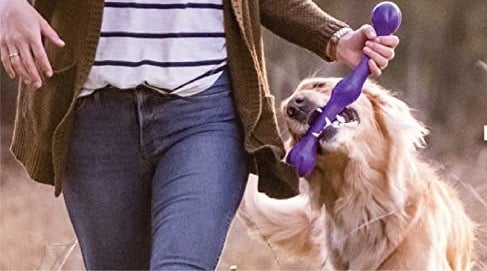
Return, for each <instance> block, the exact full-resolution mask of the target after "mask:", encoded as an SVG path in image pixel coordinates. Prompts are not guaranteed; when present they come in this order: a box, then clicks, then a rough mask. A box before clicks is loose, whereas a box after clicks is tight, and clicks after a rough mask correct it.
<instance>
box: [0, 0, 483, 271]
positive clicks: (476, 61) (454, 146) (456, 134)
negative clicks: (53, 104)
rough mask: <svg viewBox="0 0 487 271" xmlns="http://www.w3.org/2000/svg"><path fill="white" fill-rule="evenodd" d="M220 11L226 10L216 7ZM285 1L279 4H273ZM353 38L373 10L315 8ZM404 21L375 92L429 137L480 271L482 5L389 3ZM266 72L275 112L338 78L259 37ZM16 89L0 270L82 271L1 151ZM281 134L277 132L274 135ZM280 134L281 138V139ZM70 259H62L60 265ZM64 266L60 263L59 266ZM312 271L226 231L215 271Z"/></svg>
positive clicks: (54, 213)
mask: <svg viewBox="0 0 487 271" xmlns="http://www.w3.org/2000/svg"><path fill="white" fill-rule="evenodd" d="M224 1H225V0H224ZM282 1H284V0H282ZM315 2H316V3H317V4H318V5H320V6H321V7H322V8H323V9H324V10H326V11H327V12H329V13H330V14H332V15H334V16H335V17H337V18H340V19H341V20H344V21H346V22H347V23H348V24H350V25H351V26H352V27H353V28H357V27H359V26H360V25H361V24H363V23H368V22H369V16H370V15H369V14H370V11H371V10H372V8H373V7H374V5H375V4H377V3H378V2H379V1H369V0H367V1H352V0H342V1H321V0H316V1H315ZM395 2H396V3H397V4H398V5H399V6H400V8H401V10H402V12H403V24H402V26H401V29H400V30H399V32H398V36H399V37H400V39H401V43H400V45H399V47H398V49H397V54H396V58H395V60H394V61H393V62H392V63H391V64H390V65H389V67H388V69H387V70H386V71H385V72H384V74H383V76H382V77H381V78H379V82H380V83H381V84H382V85H384V86H385V87H386V88H389V89H392V90H393V91H394V92H396V93H397V96H398V97H400V98H401V99H403V100H405V101H406V102H407V103H408V104H409V105H410V106H411V107H413V108H415V109H416V111H415V115H416V117H417V118H419V119H420V120H422V121H423V122H425V123H426V124H427V125H428V127H429V129H430V130H431V134H430V135H429V136H428V138H427V142H428V146H429V147H428V148H427V149H426V150H425V151H424V153H425V156H426V157H427V158H428V159H431V160H432V161H434V162H435V163H438V164H439V165H441V176H442V177H443V179H444V180H445V181H446V182H448V183H450V184H452V185H453V186H454V187H456V188H457V190H459V193H460V196H461V199H462V200H463V202H464V204H465V206H466V209H467V212H468V214H469V215H470V216H471V217H472V219H473V220H474V221H475V222H476V223H477V224H478V230H477V241H476V249H475V260H476V266H475V270H487V203H486V202H487V142H486V141H484V140H483V129H484V125H487V1H486V0H469V1H458V0H457V1H454V0H436V1H432V0H427V1H405V0H404V1H402V0H397V1H395ZM264 43H265V53H266V58H267V70H268V76H269V80H270V84H271V90H272V92H273V93H274V95H275V96H276V105H279V103H280V101H281V100H282V99H283V98H285V97H287V96H288V95H289V94H290V93H292V91H293V90H294V88H295V87H296V85H297V84H298V83H299V81H300V80H301V79H303V78H306V77H309V76H315V75H318V76H344V75H346V74H347V73H348V72H349V71H350V70H349V69H348V68H347V67H344V66H341V65H337V64H329V63H326V62H323V61H322V60H321V59H319V58H318V57H316V56H315V55H313V54H312V53H310V52H308V51H305V50H303V49H301V48H299V47H297V46H294V45H292V44H289V43H287V42H286V41H284V40H282V39H280V38H279V37H276V36H275V35H273V34H272V33H270V32H268V31H266V32H265V35H264ZM16 95H17V91H16V82H14V81H12V80H9V79H8V77H7V76H6V75H5V73H4V72H3V70H1V74H0V106H1V108H0V109H1V110H0V113H1V115H0V120H1V126H0V129H1V130H0V131H1V145H0V147H1V150H0V158H1V159H0V160H1V168H0V270H6V269H48V270H52V269H58V268H59V267H60V266H63V267H62V269H66V270H68V269H82V268H83V265H82V261H81V256H80V252H79V247H78V246H77V244H76V243H75V235H74V232H73V229H72V226H71V224H70V222H69V219H68V216H67V212H66V208H65V206H64V201H63V199H62V197H60V198H54V190H53V188H52V187H49V186H45V185H41V184H37V183H35V182H33V181H31V180H29V179H28V177H27V175H26V174H25V172H24V171H23V169H22V167H21V166H20V165H19V164H17V162H16V161H15V160H14V159H13V157H12V155H11V154H10V153H9V151H8V146H9V144H10V140H11V136H12V127H13V122H14V117H15V104H16ZM281 127H282V128H284V126H283V125H281ZM283 130H284V129H283ZM68 254H69V257H64V256H66V255H68ZM65 258H66V262H65V263H64V259H65ZM231 265H236V266H237V267H238V268H239V269H254V270H255V269H262V270H264V269H266V270H269V269H274V270H275V269H316V268H319V263H314V262H305V261H300V260H297V259H290V258H289V257H287V256H286V255H284V254H282V253H281V252H279V251H276V250H275V249H274V248H272V247H271V246H269V245H268V244H262V243H259V242H256V241H253V240H251V239H249V238H248V237H247V234H246V232H245V229H243V228H242V226H241V224H240V223H239V222H238V221H235V223H234V225H233V227H232V230H231V232H230V236H229V239H228V241H227V244H226V248H225V250H224V254H223V257H222V260H221V262H220V264H219V268H220V269H228V268H230V266H231Z"/></svg>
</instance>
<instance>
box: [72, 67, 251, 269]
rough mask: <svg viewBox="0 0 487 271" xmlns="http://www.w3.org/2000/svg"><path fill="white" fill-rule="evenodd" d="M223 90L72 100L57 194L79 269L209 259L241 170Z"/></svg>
mask: <svg viewBox="0 0 487 271" xmlns="http://www.w3.org/2000/svg"><path fill="white" fill-rule="evenodd" d="M230 88H231V86H230V83H229V81H228V76H227V74H226V72H225V73H224V74H223V75H222V76H221V77H220V78H219V79H218V80H217V82H216V83H215V84H214V85H213V86H212V87H211V88H210V89H208V90H206V91H204V92H201V93H199V94H197V95H195V96H191V97H185V98H181V97H176V96H171V95H169V96H164V95H162V94H160V93H157V92H155V91H152V90H148V89H135V90H118V89H109V88H107V89H103V90H99V91H97V92H95V93H94V94H92V95H90V96H86V97H82V98H80V99H79V100H78V103H77V105H76V109H75V120H74V127H73V129H74V130H73V135H72V140H71V146H70V155H69V164H68V167H67V170H66V176H65V179H64V184H63V186H64V188H63V193H64V199H65V202H66V206H67V209H68V212H69V215H70V218H71V221H72V223H73V226H74V229H75V232H76V235H77V236H78V239H79V243H80V247H81V251H82V254H83V259H84V263H85V265H86V268H87V269H90V270H92V269H112V270H113V269H152V270H161V269H164V270H188V269H204V270H209V269H214V268H215V267H216V264H217V262H218V259H219V257H220V254H221V251H222V247H223V244H224V241H225V238H226V235H227V231H228V228H229V225H230V222H231V220H232V219H233V217H234V214H235V212H236V209H237V208H238V205H239V203H240V200H241V198H242V194H243V192H244V188H245V184H246V180H247V176H248V155H247V154H246V152H245V151H244V148H243V138H242V131H241V127H240V124H239V122H238V119H237V117H236V113H235V109H234V105H233V101H232V98H231V92H230Z"/></svg>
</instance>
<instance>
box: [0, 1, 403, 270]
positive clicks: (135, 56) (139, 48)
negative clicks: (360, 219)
mask: <svg viewBox="0 0 487 271" xmlns="http://www.w3.org/2000/svg"><path fill="white" fill-rule="evenodd" d="M0 14H1V19H0V41H1V43H0V49H1V56H2V64H3V66H4V68H5V70H6V72H7V73H8V74H9V76H10V77H12V78H14V77H18V78H19V79H20V80H21V82H22V84H21V87H20V90H19V91H20V93H19V99H18V108H17V118H16V125H15V132H14V139H13V143H12V146H11V150H12V152H13V153H14V154H15V156H16V158H17V159H18V160H19V161H20V162H21V163H22V164H23V165H24V166H25V168H26V170H27V172H28V173H29V175H30V176H31V177H32V178H33V179H34V180H36V181H38V182H41V183H46V184H51V185H54V186H55V188H56V189H55V195H56V196H57V195H59V194H60V192H61V191H62V192H63V194H64V199H65V201H66V205H67V208H68V211H69V214H70V218H71V221H72V223H73V226H74V229H75V231H76V234H77V236H78V239H79V242H80V246H81V250H82V254H83V259H84V263H85V265H86V268H88V269H148V268H150V269H214V268H215V266H216V264H217V261H218V259H219V256H220V254H221V250H222V247H223V243H224V240H225V237H226V234H227V230H228V227H229V224H230V222H231V220H232V218H233V216H234V213H235V210H236V209H237V207H238V204H239V202H240V199H241V196H242V194H243V191H244V187H245V182H246V179H247V176H248V174H249V172H252V173H255V174H258V175H259V178H260V181H259V186H260V189H261V190H262V191H264V192H266V193H267V194H268V195H270V196H273V197H277V198H283V197H289V196H292V195H294V194H295V193H296V192H297V189H296V188H297V180H298V179H297V176H296V173H295V170H294V169H293V168H292V167H290V166H289V165H287V164H285V163H283V162H281V158H282V157H283V155H284V149H283V145H282V141H281V138H280V135H279V133H278V129H277V125H276V121H275V113H274V104H273V97H272V95H271V94H270V91H269V88H268V84H267V78H266V74H265V70H264V57H263V50H262V44H261V24H262V25H264V26H265V27H267V28H269V29H270V30H271V31H273V32H275V33H276V34H278V35H280V36H281V37H283V38H286V39H287V40H289V41H291V42H294V43H296V44H298V45H301V46H303V47H304V48H307V49H309V50H311V51H313V52H315V53H316V54H318V55H319V56H321V57H322V58H323V59H325V60H327V61H333V60H337V61H338V62H343V63H347V64H349V65H350V66H352V67H353V66H355V65H356V64H357V63H358V61H359V59H360V57H361V55H362V53H365V54H367V55H368V56H370V57H371V61H370V62H369V67H370V69H371V71H372V73H373V74H375V75H380V73H381V69H384V68H385V67H386V66H387V64H388V61H389V60H391V59H392V58H393V57H394V48H395V47H396V46H397V44H398V39H397V37H395V36H387V37H380V38H377V37H376V35H375V32H374V30H373V28H372V27H370V26H367V25H364V26H362V27H361V28H359V29H357V30H355V31H353V30H351V29H349V28H347V25H346V24H345V23H343V22H340V21H338V20H336V19H334V18H333V17H331V16H329V15H328V14H326V13H324V12H323V11H322V10H320V9H319V8H318V7H317V6H316V5H315V4H313V3H312V2H311V1H306V0H288V1H282V0H260V1H258V0H228V1H222V0H212V1H210V0H207V1H204V0H200V1H192V2H188V1H182V0H174V1H155V0H145V1H134V2H127V1H105V2H104V1H102V0H86V1H60V0H58V1H53V0H37V1H35V9H34V8H32V7H31V6H29V5H28V4H27V2H26V1H25V0H6V1H2V2H1V3H0ZM59 37H62V40H61V38H59ZM43 39H44V40H45V42H44V43H43V42H42V41H43ZM43 75H45V76H43Z"/></svg>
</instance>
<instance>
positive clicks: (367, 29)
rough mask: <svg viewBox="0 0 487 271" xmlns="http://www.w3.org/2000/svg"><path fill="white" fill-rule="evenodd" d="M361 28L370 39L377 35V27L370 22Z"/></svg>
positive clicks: (363, 33)
mask: <svg viewBox="0 0 487 271" xmlns="http://www.w3.org/2000/svg"><path fill="white" fill-rule="evenodd" d="M359 30H360V32H361V33H362V35H364V36H365V37H367V39H368V40H372V39H375V38H376V37H377V33H376V32H375V29H374V28H373V27H372V26H371V25H370V24H364V25H362V26H361V27H360V29H359Z"/></svg>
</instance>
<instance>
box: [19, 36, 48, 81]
mask: <svg viewBox="0 0 487 271" xmlns="http://www.w3.org/2000/svg"><path fill="white" fill-rule="evenodd" d="M17 48H19V49H20V55H21V56H22V62H23V63H24V67H25V69H26V70H27V72H28V73H29V76H30V79H31V81H32V83H34V87H35V88H40V87H41V86H42V80H41V76H40V75H39V71H38V70H37V65H36V63H35V61H34V58H33V57H32V52H31V51H30V47H29V45H28V44H22V45H20V46H18V47H17Z"/></svg>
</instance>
